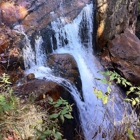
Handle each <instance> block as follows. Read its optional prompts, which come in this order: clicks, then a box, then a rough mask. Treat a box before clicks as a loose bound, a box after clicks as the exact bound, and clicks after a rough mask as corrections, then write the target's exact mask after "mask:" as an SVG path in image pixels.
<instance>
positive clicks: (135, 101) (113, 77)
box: [97, 71, 140, 106]
mask: <svg viewBox="0 0 140 140" xmlns="http://www.w3.org/2000/svg"><path fill="white" fill-rule="evenodd" d="M101 74H102V75H104V76H108V78H109V80H107V79H106V78H103V79H97V80H101V82H102V83H104V84H108V85H109V86H108V87H107V88H108V90H109V91H110V92H111V88H110V86H111V83H112V82H113V81H115V82H116V83H117V84H120V85H123V86H124V87H126V88H129V90H128V91H127V92H126V95H127V96H128V95H129V94H132V93H133V94H135V95H137V97H135V98H131V99H130V98H126V99H124V100H125V101H127V102H131V104H132V106H135V105H139V103H140V99H139V98H140V87H136V86H133V85H132V84H131V83H130V82H128V81H127V80H126V79H125V78H123V77H122V76H120V75H119V74H118V73H117V72H115V71H106V72H101ZM110 92H109V93H110Z"/></svg>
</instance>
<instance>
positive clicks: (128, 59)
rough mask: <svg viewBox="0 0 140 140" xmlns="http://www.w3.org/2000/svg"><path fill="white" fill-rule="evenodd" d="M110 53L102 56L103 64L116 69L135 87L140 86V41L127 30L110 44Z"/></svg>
mask: <svg viewBox="0 0 140 140" xmlns="http://www.w3.org/2000/svg"><path fill="white" fill-rule="evenodd" d="M108 48H109V50H108V51H107V52H108V53H104V54H102V64H103V65H104V66H105V67H106V68H109V69H110V68H114V69H116V70H117V71H118V72H119V73H120V74H121V75H123V76H124V77H125V78H126V79H127V80H129V81H130V82H132V83H133V84H134V85H140V40H139V39H138V38H137V37H136V36H135V34H133V33H132V32H131V31H130V30H128V29H127V30H125V32H124V33H122V34H121V35H117V36H116V37H115V38H114V39H113V40H112V41H110V42H109V43H108Z"/></svg>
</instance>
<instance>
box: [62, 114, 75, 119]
mask: <svg viewBox="0 0 140 140" xmlns="http://www.w3.org/2000/svg"><path fill="white" fill-rule="evenodd" d="M64 116H65V118H67V119H73V117H72V116H71V115H70V114H65V115H64Z"/></svg>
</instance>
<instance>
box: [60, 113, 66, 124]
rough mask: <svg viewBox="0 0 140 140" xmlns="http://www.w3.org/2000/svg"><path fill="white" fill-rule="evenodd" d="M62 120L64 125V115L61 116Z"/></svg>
mask: <svg viewBox="0 0 140 140" xmlns="http://www.w3.org/2000/svg"><path fill="white" fill-rule="evenodd" d="M60 120H61V121H62V123H64V120H65V119H64V116H63V115H60Z"/></svg>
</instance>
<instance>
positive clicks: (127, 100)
mask: <svg viewBox="0 0 140 140" xmlns="http://www.w3.org/2000/svg"><path fill="white" fill-rule="evenodd" d="M124 101H126V102H132V100H131V99H128V98H126V99H124Z"/></svg>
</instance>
